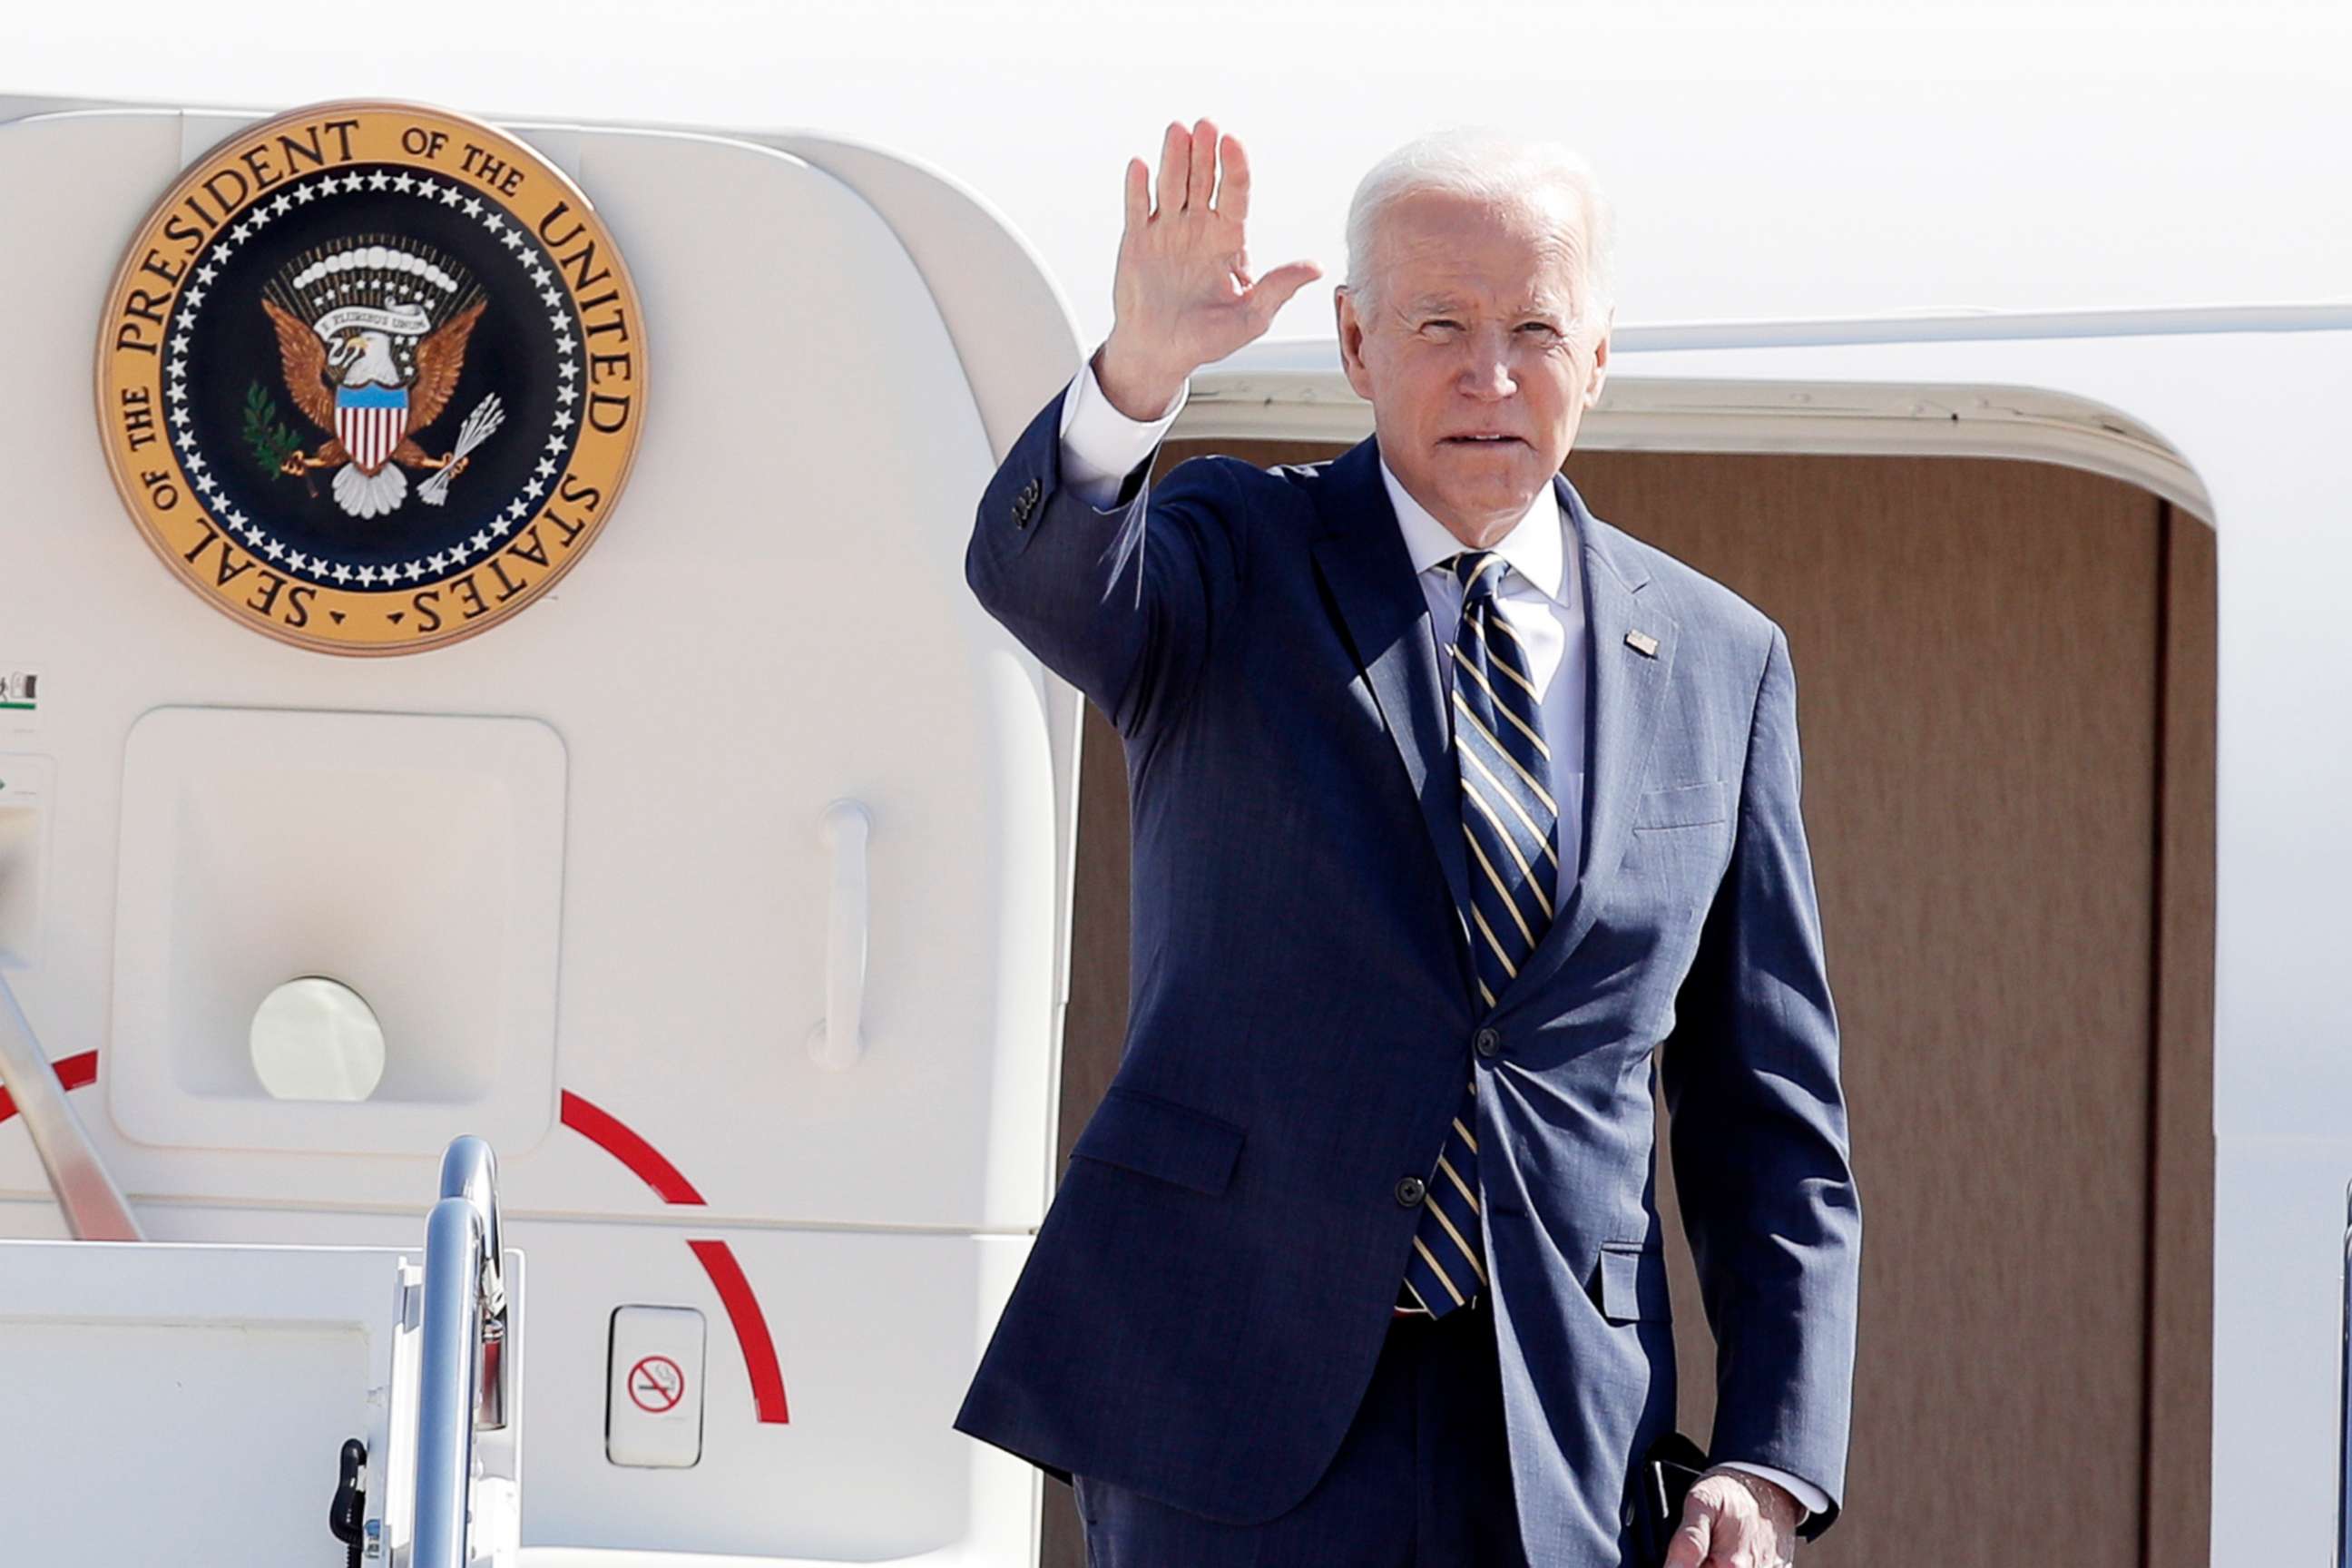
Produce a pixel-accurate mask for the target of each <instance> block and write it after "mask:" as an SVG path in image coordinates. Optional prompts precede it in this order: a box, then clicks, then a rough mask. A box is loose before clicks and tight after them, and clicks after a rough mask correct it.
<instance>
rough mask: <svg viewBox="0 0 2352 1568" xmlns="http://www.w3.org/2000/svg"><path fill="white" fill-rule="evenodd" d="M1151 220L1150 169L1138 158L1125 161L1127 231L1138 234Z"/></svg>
mask: <svg viewBox="0 0 2352 1568" xmlns="http://www.w3.org/2000/svg"><path fill="white" fill-rule="evenodd" d="M1150 221H1151V171H1150V170H1149V169H1147V168H1145V167H1144V166H1143V160H1142V159H1140V158H1129V160H1128V161H1127V232H1128V233H1129V234H1139V233H1141V232H1142V230H1143V226H1144V225H1145V224H1147V223H1150Z"/></svg>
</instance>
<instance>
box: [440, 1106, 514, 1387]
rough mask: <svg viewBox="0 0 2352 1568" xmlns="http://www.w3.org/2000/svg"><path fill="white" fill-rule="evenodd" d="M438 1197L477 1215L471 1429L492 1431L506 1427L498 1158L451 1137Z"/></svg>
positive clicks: (481, 1145)
mask: <svg viewBox="0 0 2352 1568" xmlns="http://www.w3.org/2000/svg"><path fill="white" fill-rule="evenodd" d="M441 1195H442V1196H443V1197H445V1198H464V1199H466V1200H467V1202H468V1203H471V1204H472V1205H474V1207H475V1208H476V1209H477V1210H478V1211H479V1212H480V1214H481V1216H482V1265H481V1280H482V1284H481V1319H482V1342H481V1354H480V1366H479V1370H478V1373H477V1375H478V1379H479V1397H478V1402H477V1404H476V1407H475V1411H474V1425H476V1426H479V1427H481V1428H483V1429H484V1430H486V1431H492V1432H495V1431H498V1430H499V1429H500V1428H502V1427H504V1426H506V1424H507V1402H508V1395H509V1386H508V1385H509V1381H510V1380H509V1377H508V1374H507V1366H508V1356H507V1354H506V1351H507V1331H508V1328H509V1323H508V1321H507V1287H506V1247H505V1243H504V1240H503V1237H501V1235H500V1227H499V1158H498V1155H497V1154H496V1153H494V1152H492V1151H491V1149H490V1146H489V1145H488V1143H486V1142H483V1141H482V1140H481V1139H479V1138H475V1137H470V1136H468V1137H462V1138H456V1139H452V1140H451V1141H450V1143H449V1147H448V1148H447V1149H446V1150H445V1151H444V1152H442V1155H441Z"/></svg>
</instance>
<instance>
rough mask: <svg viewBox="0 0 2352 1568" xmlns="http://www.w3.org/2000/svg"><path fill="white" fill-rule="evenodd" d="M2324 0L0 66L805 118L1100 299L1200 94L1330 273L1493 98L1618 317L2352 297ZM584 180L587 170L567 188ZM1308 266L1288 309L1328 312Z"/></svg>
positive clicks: (474, 102) (268, 95)
mask: <svg viewBox="0 0 2352 1568" xmlns="http://www.w3.org/2000/svg"><path fill="white" fill-rule="evenodd" d="M2346 11H2347V8H2346V7H2343V6H2340V5H2327V6H2322V5H2308V6H2301V5H2269V6H2265V5H2226V6H2225V5H2219V4H2213V5H2199V6H2171V7H2167V6H2159V5H2144V4H2143V5H2126V4H2115V5H2066V6H2061V5H2038V6H2033V7H2031V8H2030V9H2029V8H2015V7H2001V6H1963V5H1932V6H1906V5H1900V4H1895V3H1893V0H1879V3H1876V4H1872V5H1853V6H1840V7H1827V6H1820V5H1811V6H1795V5H1757V6H1753V7H1747V6H1742V7H1737V8H1724V7H1717V6H1712V5H1660V4H1653V5H1642V6H1633V5H1570V4H1563V3H1559V0H1553V3H1549V4H1538V5H1526V4H1486V5H1480V4H1471V3H1461V0H1447V3H1443V4H1441V3H1440V0H1422V3H1419V4H1413V5H1399V4H1387V3H1372V4H1349V5H1333V4H1328V3H1325V0H1249V3H1246V4H1237V3H1233V0H1214V3H1211V4H1200V5H1160V4H1155V5H1137V4H1127V5H1120V4H1109V3H1105V0H1087V3H1058V0H1057V3H1053V4H1027V5H1012V4H989V5H981V4H967V5H940V4H918V3H913V0H833V3H831V4H827V5H800V4H753V3H751V0H658V3H647V0H411V3H407V4H402V5H394V6H387V7H380V8H373V9H369V8H352V7H337V6H332V5H313V6H309V7H300V8H288V7H284V6H277V7H270V6H261V5H253V4H250V3H249V0H236V4H226V3H222V0H181V3H178V4H163V3H159V0H109V3H107V4H67V3H64V0H32V3H26V0H16V3H14V4H11V5H7V6H6V11H5V17H0V92H19V93H32V94H42V95H68V96H83V97H97V98H115V99H132V100H143V101H158V102H174V103H190V104H209V105H233V106H238V107H251V108H269V109H275V108H279V107H284V106H287V105H291V104H296V103H301V102H307V101H312V100H320V99H325V98H333V97H347V96H362V95H364V96H382V97H399V98H408V99H416V100H425V101H429V102H435V103H438V104H442V105H445V106H446V107H449V108H454V109H458V110H466V111H468V112H473V113H477V114H481V115H484V116H486V117H488V118H491V119H497V118H500V117H502V116H509V117H516V118H525V117H528V118H542V117H544V118H567V119H576V120H585V121H641V122H657V123H671V124H681V125H698V126H705V127H710V128H725V127H728V126H742V127H763V128H777V127H794V126H807V127H813V128H817V129H821V130H824V131H826V132H831V133H834V134H838V135H846V136H849V137H853V138H856V139H858V140H863V141H868V142H875V143H877V144H880V145H883V146H887V147H889V148H891V149H893V150H896V151H899V152H903V153H910V154H913V155H914V156H916V157H919V158H920V159H923V160H925V161H927V162H929V163H933V164H935V165H937V166H939V167H940V168H942V169H944V170H946V171H947V172H948V173H950V174H953V175H954V176H956V177H957V178H958V179H960V180H961V181H963V182H965V183H966V184H971V185H972V186H974V187H976V188H977V189H978V190H979V191H981V192H982V194H983V195H986V196H987V197H988V198H989V199H990V200H991V201H992V202H993V203H994V204H995V205H997V206H998V207H999V208H1000V209H1001V210H1003V212H1004V213H1005V214H1007V215H1008V216H1010V217H1011V219H1012V220H1013V223H1014V224H1015V226H1018V227H1019V228H1020V229H1021V230H1022V232H1023V233H1024V234H1025V235H1027V236H1028V237H1029V238H1030V240H1031V241H1032V242H1033V243H1034V245H1036V246H1037V247H1038V248H1039V249H1040V251H1041V252H1042V253H1043V254H1044V256H1045V259H1046V262H1047V264H1048V266H1049V267H1050V268H1052V269H1053V271H1054V273H1055V278H1056V279H1057V280H1058V281H1059V283H1060V284H1061V286H1062V288H1063V289H1065V291H1066V294H1067V295H1068V297H1069V300H1070V301H1071V304H1072V307H1073V308H1074V310H1076V312H1077V315H1078V318H1079V323H1080V326H1081V329H1082V330H1083V331H1084V332H1085V333H1086V334H1087V335H1088V336H1089V337H1093V336H1097V335H1099V334H1100V333H1101V332H1103V331H1106V330H1108V325H1109V321H1110V300H1109V287H1110V268H1111V260H1112V257H1113V254H1114V252H1115V250H1116V247H1117V245H1118V226H1119V184H1118V182H1119V175H1120V169H1121V167H1122V165H1123V164H1124V163H1125V161H1126V159H1127V157H1128V156H1129V154H1130V153H1139V154H1143V155H1146V156H1150V154H1151V153H1152V152H1153V151H1154V150H1155V149H1156V147H1157V145H1158V140H1159V133H1160V127H1161V126H1162V125H1163V124H1164V123H1165V122H1166V121H1167V120H1168V119H1169V118H1171V117H1181V118H1184V119H1188V120H1189V119H1191V118H1192V117H1193V116H1196V115H1200V114H1203V113H1205V114H1209V115H1212V116H1213V117H1216V118H1218V119H1219V120H1220V121H1221V122H1222V123H1223V124H1224V125H1225V127H1226V128H1227V129H1229V130H1232V131H1234V132H1238V133H1239V134H1241V135H1242V136H1243V138H1244V140H1245V141H1247V142H1249V144H1250V148H1251V152H1252V153H1253V155H1254V158H1255V163H1256V164H1257V169H1258V196H1257V200H1256V203H1255V208H1256V215H1257V216H1256V220H1255V222H1254V223H1253V226H1252V227H1253V234H1252V243H1251V250H1252V254H1253V258H1255V261H1256V262H1257V263H1258V264H1259V265H1260V267H1261V268H1263V267H1265V266H1269V265H1271V264H1273V263H1275V262H1278V261H1281V260H1285V259H1288V258H1292V257H1296V256H1307V257H1311V258H1314V259H1316V260H1318V261H1319V262H1321V263H1322V264H1323V266H1324V268H1325V271H1326V274H1327V277H1335V276H1336V275H1337V274H1338V273H1339V270H1340V268H1341V266H1342V263H1343V261H1344V256H1343V252H1342V247H1341V242H1340V228H1341V221H1340V220H1341V216H1342V214H1343V213H1344V211H1345V208H1346V204H1347V198H1348V195H1349V189H1350V188H1351V187H1352V185H1353V184H1354V181H1355V179H1356V177H1357V176H1358V175H1359V174H1360V173H1361V172H1362V170H1363V169H1364V168H1365V167H1366V166H1367V165H1369V164H1370V163H1371V161H1372V160H1373V159H1374V158H1376V157H1377V156H1378V155H1379V154H1380V153H1382V152H1385V151H1386V150H1387V149H1389V148H1390V147H1391V146H1393V145H1395V144H1396V143H1397V142H1402V141H1403V140H1405V139H1406V138H1407V137H1409V136H1411V135H1412V134H1413V133H1415V132H1419V131H1422V130H1424V129H1428V128H1430V127H1433V126H1435V125H1440V124H1444V123H1448V122H1455V121H1480V122H1485V123H1490V124H1497V125H1501V126H1504V127H1507V128H1516V129H1519V130H1524V131H1528V132H1540V133H1543V134H1547V135H1550V136H1554V137H1558V138H1559V139H1560V140H1563V141H1567V142H1570V143H1572V144H1574V145H1576V146H1579V147H1580V148H1582V149H1583V150H1584V151H1585V152H1586V153H1587V155H1588V156H1590V157H1591V159H1592V160H1593V162H1594V163H1595V164H1596V166H1597V167H1598V168H1599V169H1600V171H1601V175H1602V177H1603V178H1604V180H1605V181H1606V182H1607V183H1608V184H1609V186H1610V188H1611V190H1612V194H1613V195H1615V197H1616V200H1617V204H1618V207H1619V210H1620V212H1621V215H1622V224H1623V229H1622V237H1621V241H1620V246H1619V270H1620V294H1621V302H1620V307H1619V317H1618V320H1619V322H1620V324H1621V325H1623V324H1627V323H1630V322H1638V321H1691V320H1703V319H1704V320H1720V319H1740V318H1752V317H1761V316H1781V317H1786V316H1825V315H1850V314H1874V313H1881V312H1886V311H1899V310H1920V309H1934V308H1948V307H1968V306H1980V307H1987V308H1994V309H2003V310H2028V309H2066V308H2093V307H2117V306H2149V305H2158V304H2184V303H2185V304H2208V303H2242V302H2257V301H2268V302H2278V301H2287V300H2317V299H2336V300H2345V299H2347V298H2352V199H2347V194H2346V193H2347V191H2352V23H2347V19H2346ZM591 195H593V192H592V193H591ZM1329 321H1330V305H1329V295H1328V288H1327V287H1325V286H1322V285H1318V286H1317V287H1315V288H1312V289H1308V290H1307V291H1306V292H1305V293H1302V294H1301V295H1300V296H1299V298H1298V299H1297V300H1295V301H1293V303H1292V304H1291V305H1290V307H1289V308H1288V309H1287V310H1286V311H1285V312H1284V313H1283V315H1282V317H1281V318H1280V319H1279V320H1278V321H1277V322H1276V327H1275V331H1274V334H1273V335H1274V336H1276V337H1321V336H1325V335H1328V331H1329Z"/></svg>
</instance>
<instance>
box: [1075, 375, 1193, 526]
mask: <svg viewBox="0 0 2352 1568" xmlns="http://www.w3.org/2000/svg"><path fill="white" fill-rule="evenodd" d="M1191 396H1192V383H1191V382H1189V381H1188V382H1186V383H1185V384H1184V388H1183V390H1182V391H1181V392H1179V393H1178V394H1177V395H1176V401H1175V402H1174V403H1173V404H1171V405H1169V408H1168V411H1167V412H1166V413H1165V414H1162V415H1161V416H1160V417H1159V418H1157V419H1129V417H1128V416H1126V415H1124V414H1121V413H1120V412H1119V411H1118V409H1117V408H1116V407H1114V406H1113V405H1112V404H1111V400H1110V399H1109V398H1108V397H1107V396H1105V395H1103V389H1102V384H1101V383H1100V382H1098V381H1097V380H1096V379H1095V364H1094V360H1093V358H1092V356H1088V358H1087V363H1085V364H1083V365H1081V366H1079V367H1078V374H1077V375H1076V377H1074V378H1073V379H1072V380H1071V382H1070V390H1069V392H1068V394H1067V395H1066V396H1064V397H1063V399H1062V486H1063V488H1064V489H1069V490H1074V491H1076V493H1077V495H1078V497H1079V499H1081V500H1084V501H1085V502H1086V503H1087V505H1088V506H1090V507H1093V508H1094V509H1095V510H1097V511H1100V510H1104V509H1105V508H1107V507H1108V506H1109V505H1110V504H1111V502H1113V501H1114V500H1118V492H1119V490H1120V489H1121V488H1122V487H1124V486H1125V484H1126V483H1127V476H1128V475H1129V474H1131V473H1133V472H1134V471H1135V470H1136V469H1137V468H1139V467H1140V466H1142V465H1143V464H1144V463H1146V462H1149V461H1150V458H1151V454H1152V453H1153V452H1155V451H1157V450H1159V448H1160V440H1161V438H1162V437H1165V436H1166V435H1167V434H1168V427H1169V426H1171V425H1173V424H1174V423H1175V422H1176V416H1177V415H1179V414H1181V413H1182V412H1183V409H1184V404H1185V400H1186V399H1187V398H1189V397H1191Z"/></svg>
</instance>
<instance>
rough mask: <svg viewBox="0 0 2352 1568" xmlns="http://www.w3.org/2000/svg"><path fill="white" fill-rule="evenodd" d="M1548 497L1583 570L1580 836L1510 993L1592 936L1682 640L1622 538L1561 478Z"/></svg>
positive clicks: (1542, 977)
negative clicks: (1559, 897)
mask: <svg viewBox="0 0 2352 1568" xmlns="http://www.w3.org/2000/svg"><path fill="white" fill-rule="evenodd" d="M1552 489H1553V492H1554V493H1555V494H1556V495H1558V496H1559V506H1560V512H1561V514H1562V515H1563V516H1564V517H1566V518H1568V519H1569V520H1570V523H1571V525H1572V526H1573V527H1574V529H1575V531H1576V539H1577V542H1578V543H1579V545H1580V562H1581V563H1582V566H1583V574H1582V575H1583V579H1584V619H1585V633H1586V636H1585V680H1586V686H1585V736H1586V752H1585V772H1584V833H1583V842H1582V847H1581V849H1580V853H1579V856H1578V858H1577V875H1576V885H1575V886H1574V887H1573V888H1572V889H1570V892H1569V896H1568V898H1567V900H1566V901H1565V902H1564V903H1562V905H1561V906H1560V910H1559V914H1558V915H1557V916H1555V917H1554V918H1553V920H1552V922H1551V925H1550V927H1549V929H1548V930H1547V931H1545V932H1544V934H1543V936H1542V938H1541V939H1540V940H1539V941H1538V942H1537V943H1536V949H1535V952H1533V953H1531V954H1529V955H1528V962H1527V963H1524V964H1522V965H1521V966H1520V969H1519V974H1518V978H1517V979H1516V980H1514V981H1513V982H1512V983H1511V985H1510V990H1511V991H1519V990H1522V989H1525V988H1528V987H1529V986H1533V985H1540V984H1543V982H1544V981H1546V980H1548V979H1549V977H1550V976H1551V975H1552V974H1553V973H1555V972H1557V971H1558V970H1559V966H1560V965H1561V964H1562V963H1565V962H1566V961H1567V959H1568V955H1569V954H1570V953H1571V952H1574V951H1576V944H1577V943H1578V942H1581V941H1583V940H1584V934H1585V932H1587V931H1590V930H1591V929H1592V921H1593V917H1594V912H1595V909H1596V906H1597V901H1598V898H1599V895H1600V893H1601V890H1602V888H1601V884H1603V883H1604V882H1605V880H1606V879H1607V878H1608V877H1609V876H1610V874H1611V873H1612V872H1613V871H1614V870H1615V869H1616V868H1617V864H1618V862H1619V861H1621V860H1622V859H1623V858H1624V857H1625V848H1626V838H1627V836H1628V835H1629V834H1630V833H1631V832H1632V831H1633V803H1634V802H1635V801H1636V800H1637V799H1638V798H1640V795H1641V790H1642V777H1643V769H1644V767H1645V765H1646V764H1647V763H1648V761H1649V756H1650V743H1651V742H1653V741H1654V740H1655V739H1656V737H1657V731H1658V716H1659V714H1660V713H1661V712H1662V711H1664V702H1663V699H1664V696H1665V690H1666V682H1667V681H1668V679H1671V678H1672V676H1673V674H1674V666H1675V640H1676V637H1677V634H1678V632H1679V630H1680V627H1679V626H1677V625H1676V623H1675V620H1674V619H1673V617H1672V616H1671V615H1670V614H1669V612H1668V609H1667V606H1666V605H1664V603H1663V602H1662V601H1661V600H1660V599H1659V597H1658V594H1657V592H1656V590H1655V589H1654V588H1652V587H1651V583H1650V574H1649V573H1648V571H1647V570H1646V569H1644V568H1643V565H1642V563H1641V561H1640V560H1639V559H1638V557H1637V556H1636V555H1635V554H1634V552H1633V551H1632V550H1630V549H1628V548H1627V547H1626V544H1627V542H1626V539H1625V536H1624V535H1623V534H1622V533H1620V532H1618V531H1617V530H1615V529H1614V528H1612V527H1611V526H1610V525H1609V524H1607V523H1605V522H1602V521H1601V520H1600V519H1599V518H1596V517H1594V516H1593V515H1592V513H1591V512H1590V511H1589V510H1586V509H1585V505H1584V500H1583V498H1582V497H1580V496H1579V495H1578V494H1577V493H1576V489H1575V487H1574V486H1572V485H1570V483H1569V482H1568V480H1567V479H1566V478H1564V477H1555V478H1554V479H1553V480H1552ZM1644 589H1650V591H1649V592H1647V593H1645V592H1643V590H1644ZM1629 633H1640V634H1642V635H1643V637H1647V638H1654V639H1655V647H1654V649H1653V650H1652V651H1651V652H1650V653H1646V654H1645V653H1643V651H1642V650H1641V649H1639V648H1637V647H1634V646H1633V644H1631V643H1629V642H1628V641H1626V637H1627V634H1629Z"/></svg>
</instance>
